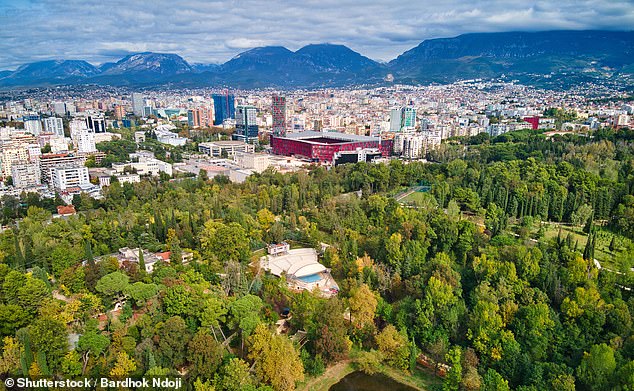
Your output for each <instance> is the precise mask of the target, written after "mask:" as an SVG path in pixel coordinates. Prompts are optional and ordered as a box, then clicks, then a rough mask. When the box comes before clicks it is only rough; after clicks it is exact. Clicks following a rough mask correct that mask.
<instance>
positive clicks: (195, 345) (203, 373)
mask: <svg viewBox="0 0 634 391" xmlns="http://www.w3.org/2000/svg"><path fill="white" fill-rule="evenodd" d="M187 348H188V349H187V358H188V360H189V362H190V363H192V364H193V371H194V373H195V375H196V376H200V377H202V378H203V379H209V380H211V379H213V376H214V374H215V373H216V371H217V369H218V367H219V366H220V363H221V362H222V356H223V351H224V348H223V347H222V345H220V344H219V343H218V342H216V340H215V339H214V338H213V337H212V336H211V335H209V334H208V332H207V331H206V330H201V331H199V332H198V333H196V335H195V336H194V338H192V339H191V341H189V344H188V345H187Z"/></svg>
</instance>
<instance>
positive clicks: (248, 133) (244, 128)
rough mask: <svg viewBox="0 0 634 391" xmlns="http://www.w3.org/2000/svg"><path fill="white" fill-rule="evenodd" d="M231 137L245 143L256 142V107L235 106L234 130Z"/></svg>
mask: <svg viewBox="0 0 634 391" xmlns="http://www.w3.org/2000/svg"><path fill="white" fill-rule="evenodd" d="M233 139H234V140H240V141H244V142H245V143H253V142H257V140H258V125H257V109H256V108H255V107H254V106H247V105H245V106H238V107H237V108H236V131H235V133H234V134H233Z"/></svg>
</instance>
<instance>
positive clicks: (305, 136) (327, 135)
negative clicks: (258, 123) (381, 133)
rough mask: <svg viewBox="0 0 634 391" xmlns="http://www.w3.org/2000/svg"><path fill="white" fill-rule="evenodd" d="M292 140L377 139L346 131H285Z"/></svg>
mask: <svg viewBox="0 0 634 391" xmlns="http://www.w3.org/2000/svg"><path fill="white" fill-rule="evenodd" d="M280 138H287V139H293V140H302V141H306V142H313V143H321V144H323V143H327V144H337V143H341V144H342V143H349V142H358V141H379V138H377V137H370V136H360V135H356V134H348V133H339V132H315V131H312V130H307V131H304V132H299V133H287V134H286V136H285V137H280Z"/></svg>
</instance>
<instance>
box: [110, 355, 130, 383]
mask: <svg viewBox="0 0 634 391" xmlns="http://www.w3.org/2000/svg"><path fill="white" fill-rule="evenodd" d="M134 371H136V363H135V362H134V359H133V358H130V356H128V354H127V353H126V352H119V353H118V354H117V360H116V361H115V364H114V366H113V367H112V369H111V370H110V372H109V375H110V377H112V378H115V379H122V378H124V377H126V376H127V375H128V374H130V373H131V372H134Z"/></svg>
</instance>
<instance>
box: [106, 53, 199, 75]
mask: <svg viewBox="0 0 634 391" xmlns="http://www.w3.org/2000/svg"><path fill="white" fill-rule="evenodd" d="M191 70H192V67H191V65H189V64H188V63H187V61H185V60H184V59H183V58H182V57H181V56H179V55H177V54H172V53H154V52H142V53H133V54H129V55H127V56H125V57H123V58H122V59H121V60H119V61H117V62H116V63H115V64H114V65H112V66H110V65H109V66H108V68H107V69H106V70H105V71H104V72H103V74H104V75H118V74H125V73H147V72H150V73H158V74H163V75H176V74H180V73H185V72H190V71H191Z"/></svg>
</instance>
